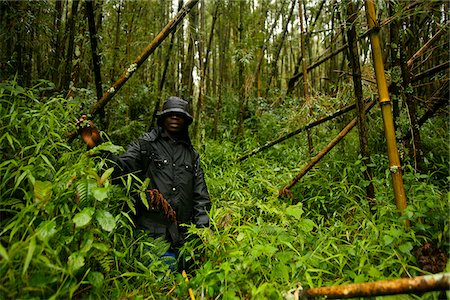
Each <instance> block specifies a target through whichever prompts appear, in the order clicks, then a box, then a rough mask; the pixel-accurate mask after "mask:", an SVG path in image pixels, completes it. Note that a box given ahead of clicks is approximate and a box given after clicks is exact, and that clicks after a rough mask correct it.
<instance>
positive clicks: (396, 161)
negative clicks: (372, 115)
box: [366, 0, 406, 211]
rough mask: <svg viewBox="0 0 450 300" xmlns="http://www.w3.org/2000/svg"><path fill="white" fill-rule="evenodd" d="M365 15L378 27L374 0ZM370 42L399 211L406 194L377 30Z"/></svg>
mask: <svg viewBox="0 0 450 300" xmlns="http://www.w3.org/2000/svg"><path fill="white" fill-rule="evenodd" d="M366 17H367V24H368V26H369V30H370V29H377V28H378V27H379V26H378V23H377V19H376V14H375V1H374V0H366ZM370 43H371V45H372V59H373V64H374V68H375V77H376V80H377V86H378V96H379V101H380V105H381V113H382V115H383V122H384V133H385V137H386V143H387V148H388V157H389V168H390V171H391V175H392V181H393V186H394V197H395V204H396V206H397V208H398V209H399V210H400V211H403V210H404V209H405V208H406V195H405V189H404V187H403V179H402V168H401V163H400V157H399V155H398V148H397V142H396V140H395V129H394V121H393V117H392V103H391V99H390V98H389V93H388V85H387V82H386V77H385V75H384V65H383V56H382V53H381V42H380V36H379V31H378V30H372V31H371V33H370Z"/></svg>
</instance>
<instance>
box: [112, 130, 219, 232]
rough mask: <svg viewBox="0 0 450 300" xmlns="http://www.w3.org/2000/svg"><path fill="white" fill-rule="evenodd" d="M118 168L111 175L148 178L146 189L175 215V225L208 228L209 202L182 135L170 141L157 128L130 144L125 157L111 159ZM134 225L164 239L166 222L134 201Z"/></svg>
mask: <svg viewBox="0 0 450 300" xmlns="http://www.w3.org/2000/svg"><path fill="white" fill-rule="evenodd" d="M111 158H112V160H113V161H114V162H115V163H116V164H117V165H118V168H117V167H116V168H115V169H116V171H115V172H114V175H115V176H116V175H121V174H125V173H131V172H135V173H136V174H137V176H139V177H140V179H142V180H144V179H145V178H150V185H149V187H148V188H149V189H158V190H159V191H160V192H161V194H162V195H163V197H164V198H165V199H166V200H167V201H168V202H169V204H170V205H171V206H172V208H173V209H174V210H175V212H176V216H177V222H178V224H181V223H184V224H189V223H194V224H196V225H197V227H207V226H209V216H208V213H209V210H210V208H211V202H210V199H209V194H208V190H207V187H206V183H205V179H204V176H203V170H202V168H201V167H200V158H199V155H198V153H197V152H196V151H195V150H194V148H193V147H192V144H191V141H190V139H189V137H188V135H187V132H186V134H185V135H184V138H182V139H180V140H173V139H171V138H170V137H169V136H168V135H167V134H166V133H165V132H164V130H163V129H162V128H161V127H159V126H158V127H156V128H155V129H153V130H152V131H150V132H148V133H145V134H144V135H143V136H141V137H140V138H139V139H137V140H135V141H133V142H132V143H131V144H130V145H129V147H128V149H127V151H126V153H124V154H123V155H121V156H120V157H118V156H112V157H111ZM137 203H138V205H137V215H136V221H137V225H138V226H139V227H141V228H143V229H146V230H148V231H150V232H151V233H153V234H154V235H155V236H162V235H166V237H169V235H168V230H169V227H170V221H169V220H167V219H165V218H164V214H163V212H161V211H158V210H152V209H150V210H148V209H147V208H146V207H145V206H144V205H143V204H142V202H141V201H139V200H138V201H137Z"/></svg>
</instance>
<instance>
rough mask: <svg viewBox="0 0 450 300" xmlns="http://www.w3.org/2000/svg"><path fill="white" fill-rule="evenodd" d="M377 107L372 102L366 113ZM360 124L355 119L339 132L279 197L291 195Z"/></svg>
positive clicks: (280, 192) (282, 190) (283, 189)
mask: <svg viewBox="0 0 450 300" xmlns="http://www.w3.org/2000/svg"><path fill="white" fill-rule="evenodd" d="M374 105H375V101H372V102H370V103H369V104H368V105H367V106H366V112H367V111H368V110H369V109H371V108H372V107H373V106H374ZM357 123H358V118H357V117H356V118H353V120H351V121H350V122H349V123H348V124H347V125H346V126H345V127H344V129H342V130H341V132H339V134H338V135H337V136H336V137H335V138H334V139H333V140H332V141H331V142H330V143H328V145H327V146H326V147H325V148H323V149H322V151H320V152H319V153H318V154H317V155H316V156H314V157H313V158H311V160H310V161H309V162H308V164H307V165H306V166H305V167H304V168H303V170H301V171H300V173H298V174H297V176H295V177H294V179H292V181H291V183H290V184H288V185H287V186H285V187H284V188H282V189H281V190H280V191H279V193H278V194H279V196H280V197H284V196H287V195H289V194H290V191H289V190H290V189H291V188H292V187H293V186H294V185H295V184H296V183H297V182H298V181H299V180H300V179H301V178H302V177H303V176H304V175H305V174H306V173H307V172H308V171H309V170H311V169H312V167H314V165H315V164H316V163H318V162H319V161H320V160H321V159H322V157H324V156H325V154H327V153H328V152H330V150H331V149H333V147H334V146H336V145H337V143H339V142H340V141H341V140H342V139H343V138H344V137H345V136H346V135H347V133H349V132H350V130H352V128H353V127H355V125H356V124H357Z"/></svg>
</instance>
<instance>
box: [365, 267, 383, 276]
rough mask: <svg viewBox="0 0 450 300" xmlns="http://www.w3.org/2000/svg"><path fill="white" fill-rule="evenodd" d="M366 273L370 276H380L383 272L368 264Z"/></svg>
mask: <svg viewBox="0 0 450 300" xmlns="http://www.w3.org/2000/svg"><path fill="white" fill-rule="evenodd" d="M368 274H369V276H371V277H372V278H381V276H382V275H383V273H381V271H380V270H378V269H377V268H375V267H374V266H370V269H369V272H368Z"/></svg>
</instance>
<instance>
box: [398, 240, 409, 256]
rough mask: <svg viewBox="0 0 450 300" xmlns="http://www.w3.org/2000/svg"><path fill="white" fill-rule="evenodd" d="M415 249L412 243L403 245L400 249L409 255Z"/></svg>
mask: <svg viewBox="0 0 450 300" xmlns="http://www.w3.org/2000/svg"><path fill="white" fill-rule="evenodd" d="M412 248H413V245H412V244H411V243H410V242H406V243H404V244H401V245H400V246H399V247H398V249H399V250H400V251H401V252H402V253H405V254H409V253H410V252H411V250H412Z"/></svg>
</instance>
